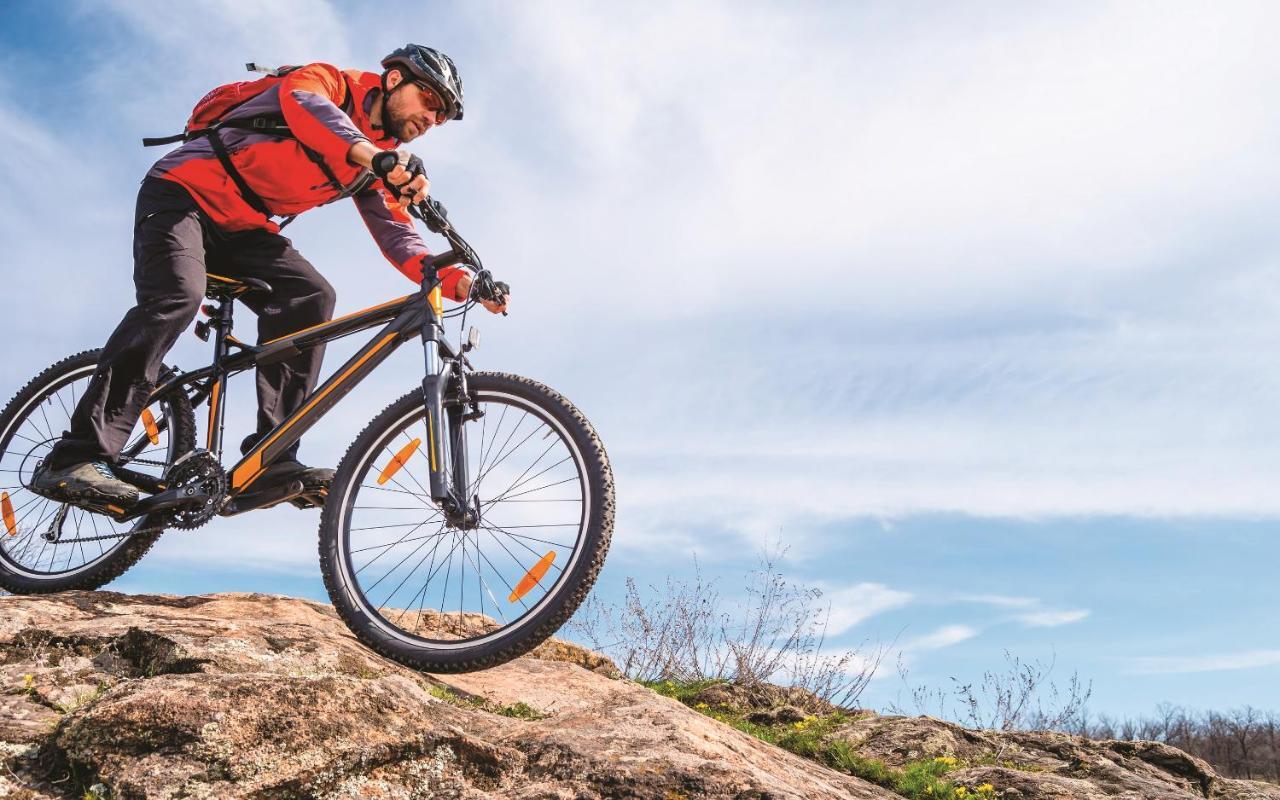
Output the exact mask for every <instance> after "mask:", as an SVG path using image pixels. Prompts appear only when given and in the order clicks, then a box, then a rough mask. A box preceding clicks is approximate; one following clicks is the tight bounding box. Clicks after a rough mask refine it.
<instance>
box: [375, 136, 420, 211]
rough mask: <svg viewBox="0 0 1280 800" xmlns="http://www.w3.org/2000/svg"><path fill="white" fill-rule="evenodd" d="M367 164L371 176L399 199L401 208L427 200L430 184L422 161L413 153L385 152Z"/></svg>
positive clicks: (404, 151) (406, 151) (405, 151)
mask: <svg viewBox="0 0 1280 800" xmlns="http://www.w3.org/2000/svg"><path fill="white" fill-rule="evenodd" d="M369 162H370V163H369V168H370V169H372V170H373V174H374V175H377V176H378V177H379V178H381V179H382V183H383V184H384V185H385V186H386V187H387V188H388V189H389V190H391V193H392V194H393V195H395V196H396V197H398V198H399V200H400V207H401V208H404V207H405V206H408V205H409V204H410V203H413V204H415V205H416V204H418V203H421V202H422V201H423V200H426V199H427V195H428V194H429V193H430V189H431V182H430V181H429V180H427V171H426V169H425V168H424V167H423V166H422V159H420V158H418V157H417V156H415V155H414V154H413V153H410V152H409V151H408V150H386V151H384V152H381V153H378V154H377V155H375V156H374V157H373V158H371V159H370V160H369Z"/></svg>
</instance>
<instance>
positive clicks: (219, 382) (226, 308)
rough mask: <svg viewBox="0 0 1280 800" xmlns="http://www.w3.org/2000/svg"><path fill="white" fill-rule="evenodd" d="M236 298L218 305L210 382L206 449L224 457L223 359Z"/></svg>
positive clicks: (225, 375)
mask: <svg viewBox="0 0 1280 800" xmlns="http://www.w3.org/2000/svg"><path fill="white" fill-rule="evenodd" d="M234 306H235V301H234V300H230V299H227V300H223V301H222V302H221V303H219V305H218V311H217V314H218V319H217V323H218V324H217V333H216V334H215V336H214V343H213V367H214V369H213V377H212V378H210V383H209V430H208V434H207V438H206V440H205V449H206V450H208V451H209V452H210V453H213V454H214V455H215V456H217V458H218V459H219V460H221V459H222V434H223V424H224V420H225V419H226V416H227V413H226V405H227V404H226V403H225V402H224V400H225V398H224V394H225V392H226V388H227V373H226V370H225V369H223V367H222V361H223V359H224V358H226V356H227V339H228V337H230V336H231V325H232V310H233V308H234Z"/></svg>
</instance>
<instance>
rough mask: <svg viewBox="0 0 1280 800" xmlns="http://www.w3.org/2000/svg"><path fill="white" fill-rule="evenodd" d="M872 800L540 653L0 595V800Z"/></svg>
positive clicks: (1073, 764) (1227, 799)
mask: <svg viewBox="0 0 1280 800" xmlns="http://www.w3.org/2000/svg"><path fill="white" fill-rule="evenodd" d="M693 700H694V703H693V704H694V705H701V706H702V707H704V708H705V707H708V706H717V707H720V708H732V709H734V710H735V711H736V712H737V713H739V714H740V715H741V716H742V717H743V718H746V719H751V720H753V721H755V722H757V723H758V724H765V725H777V726H790V725H801V726H803V725H804V724H806V722H804V721H802V720H808V719H812V717H809V716H807V715H812V714H818V715H823V714H827V713H830V711H831V709H830V707H825V706H824V705H823V704H821V703H818V702H815V701H814V699H813V698H812V697H811V696H810V697H806V696H804V693H803V692H798V691H796V690H791V689H782V688H779V687H756V688H754V689H750V690H748V689H744V688H742V687H733V686H724V685H713V686H709V687H707V688H706V689H704V690H703V692H702V693H701V694H699V695H697V696H696V697H695V698H694V699H693ZM829 738H832V739H839V740H842V741H843V742H844V743H847V744H848V745H849V747H850V749H852V751H854V752H855V753H856V754H857V755H858V756H860V757H861V758H863V759H874V760H877V761H881V762H883V763H885V764H887V765H890V766H892V767H903V766H905V765H907V764H911V763H914V762H919V761H922V760H929V759H936V758H940V757H950V758H954V759H956V768H955V769H953V770H951V771H949V772H947V774H946V778H947V779H948V780H950V781H953V782H954V783H955V784H956V785H958V786H962V787H969V788H968V791H970V792H971V793H972V791H973V790H975V789H976V788H977V787H980V786H982V785H984V784H990V785H991V787H993V789H992V790H987V791H986V793H985V794H982V795H979V796H982V797H999V798H1004V800H1039V799H1041V798H1044V799H1045V800H1048V799H1049V798H1054V799H1055V800H1057V799H1061V800H1102V799H1103V798H1116V799H1119V798H1124V799H1125V800H1183V799H1184V798H1210V799H1212V800H1218V799H1219V798H1221V800H1280V787H1277V786H1272V785H1269V784H1262V783H1255V782H1251V781H1239V780H1228V779H1225V778H1222V777H1220V776H1219V775H1217V774H1216V773H1215V772H1214V771H1213V769H1212V768H1211V767H1210V766H1209V765H1208V764H1206V763H1205V762H1203V761H1201V760H1199V759H1196V758H1193V757H1191V756H1189V755H1187V754H1186V753H1183V752H1181V751H1179V750H1176V749H1174V748H1171V747H1168V746H1165V745H1161V744H1157V743H1153V742H1120V741H1102V742H1091V741H1086V740H1083V739H1080V738H1078V737H1073V736H1066V735H1063V734H1056V733H996V732H991V731H973V730H968V729H966V728H963V727H960V726H958V725H954V724H952V723H949V722H943V721H940V720H935V719H931V718H929V717H886V716H876V715H859V716H856V717H851V718H849V721H848V722H845V723H841V724H839V726H838V727H836V728H835V729H834V730H833V731H832V732H831V733H830V734H829ZM91 789H94V790H95V792H96V796H100V797H110V798H113V799H114V800H126V799H128V798H147V800H151V799H153V798H164V799H165V800H178V798H189V799H191V800H194V799H195V798H219V799H220V800H221V798H254V800H271V799H273V798H317V800H345V799H347V798H361V800H364V799H365V798H369V799H373V798H384V799H385V800H400V799H404V800H408V799H410V798H436V797H440V798H521V799H523V800H533V799H534V798H564V799H565V800H567V799H568V798H574V799H575V800H579V799H580V800H591V799H592V798H661V799H662V800H681V799H683V800H692V799H693V798H735V799H737V800H791V799H793V798H794V799H795V800H799V799H800V798H806V799H807V798H892V797H897V796H898V795H896V794H893V793H892V792H890V791H888V790H886V789H883V788H881V787H878V786H875V785H872V784H870V783H867V782H864V781H862V780H859V779H857V778H854V777H851V776H849V775H845V774H842V773H840V772H837V771H835V770H832V769H829V768H827V767H825V766H822V765H820V764H818V763H815V762H813V761H809V760H806V759H803V758H801V757H799V756H796V755H794V754H792V753H789V752H787V751H785V750H782V749H780V748H778V747H775V746H773V745H769V744H766V743H764V742H762V741H760V740H758V739H755V738H753V737H750V736H747V735H746V734H743V733H740V732H738V731H736V730H734V729H732V728H730V727H728V726H726V725H723V724H721V723H720V722H717V721H715V720H713V719H711V718H709V717H707V716H704V715H702V714H699V713H697V712H696V711H695V710H693V709H692V708H689V707H686V706H685V705H682V704H681V703H679V702H676V701H675V700H670V699H667V698H665V697H662V696H660V695H658V694H656V693H654V692H652V691H650V690H649V689H646V688H644V687H642V686H639V685H637V684H635V683H632V682H630V681H627V680H623V679H620V678H619V677H618V675H617V670H616V669H615V668H614V666H613V664H612V663H611V662H610V661H609V660H608V659H606V658H603V657H601V656H599V655H596V654H593V653H591V652H589V651H587V650H584V649H583V648H581V647H578V646H577V645H573V644H571V643H568V642H562V641H558V640H552V641H550V642H547V643H546V644H544V645H543V646H541V647H539V648H538V649H537V650H535V651H534V652H533V653H532V654H531V655H530V656H527V657H525V658H521V659H517V660H516V661H513V662H511V663H509V664H505V665H503V666H501V667H497V668H495V669H491V670H487V671H485V672H478V673H470V674H465V675H446V676H433V675H423V674H420V673H417V672H413V671H412V670H408V669H405V668H403V667H401V666H399V665H397V664H394V663H392V662H390V661H387V660H386V659H383V658H381V657H380V656H377V655H375V654H374V653H372V652H370V651H368V650H367V649H365V648H364V647H363V646H361V645H360V644H359V642H357V641H356V640H355V639H354V638H353V637H352V636H351V634H350V633H349V632H348V631H347V629H346V628H345V627H344V626H343V625H342V623H341V622H340V621H339V620H338V618H337V617H336V616H335V615H334V613H333V611H332V609H331V608H329V607H328V606H327V605H323V604H319V603H311V602H307V601H302V600H293V599H289V598H282V597H273V596H266V595H243V594H224V595H210V596H205V597H168V596H129V595H121V594H113V593H109V592H70V593H66V594H62V595H56V596H52V597H5V598H0V798H4V799H5V800H54V799H55V798H58V799H59V800H62V799H64V798H75V800H82V798H84V797H85V796H86V794H87V793H88V794H89V796H95V794H94V792H90V790H91Z"/></svg>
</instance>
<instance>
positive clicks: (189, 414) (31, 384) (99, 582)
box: [0, 348, 196, 595]
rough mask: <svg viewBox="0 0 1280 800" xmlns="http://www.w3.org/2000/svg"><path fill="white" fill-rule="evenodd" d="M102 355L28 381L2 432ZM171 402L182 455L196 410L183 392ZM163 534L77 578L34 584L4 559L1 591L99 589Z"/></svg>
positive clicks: (192, 440)
mask: <svg viewBox="0 0 1280 800" xmlns="http://www.w3.org/2000/svg"><path fill="white" fill-rule="evenodd" d="M101 354H102V350H101V348H98V349H94V350H84V351H82V352H79V353H76V354H75V355H72V356H67V357H66V358H64V359H62V360H61V361H58V362H56V363H54V364H53V365H52V366H50V367H48V368H46V369H45V370H44V371H42V372H41V373H40V374H38V375H36V376H35V377H34V378H32V379H31V380H30V381H27V384H26V385H25V386H23V387H22V388H21V389H19V390H18V393H17V394H15V395H14V396H13V398H12V399H11V400H10V401H9V403H8V404H7V405H6V406H5V407H4V410H3V411H0V431H3V430H4V429H5V428H7V427H8V425H9V422H10V421H11V420H12V418H13V417H14V415H16V414H17V413H18V409H20V408H21V407H22V406H23V405H24V404H25V403H26V402H27V401H28V400H30V399H31V398H33V397H34V396H35V395H36V394H38V393H39V391H40V390H41V389H42V388H44V387H45V386H48V385H49V384H50V383H53V382H54V381H55V380H57V379H58V377H60V376H61V375H63V374H65V373H67V372H70V371H72V370H77V369H81V368H83V367H85V366H86V365H89V364H92V365H97V363H98V358H99V356H100V355H101ZM168 399H169V400H170V408H171V409H173V412H174V418H175V420H176V421H177V430H176V431H174V432H173V436H174V437H175V441H176V442H177V444H178V447H177V452H178V454H179V455H181V454H182V453H186V452H189V451H191V450H193V449H194V448H195V446H196V416H195V411H194V410H193V409H192V407H191V401H190V399H189V398H188V397H187V396H186V394H184V393H183V392H181V391H178V392H174V393H173V395H172V397H170V398H168ZM148 519H149V517H144V518H143V520H142V521H141V522H140V524H141V525H142V526H143V527H146V520H148ZM163 533H164V531H154V532H151V533H143V534H139V535H137V536H130V537H129V538H128V539H127V540H126V541H125V543H124V545H122V546H121V547H120V548H119V549H118V550H116V551H115V552H113V553H112V554H111V555H110V556H108V557H107V558H106V559H104V560H103V561H102V563H101V564H99V565H98V566H97V567H95V568H94V569H91V570H89V571H87V572H85V573H84V574H82V575H75V576H72V577H70V578H62V579H59V578H49V579H40V580H35V581H33V580H31V579H30V578H26V577H24V576H22V575H16V574H13V573H12V572H10V571H9V569H8V568H7V567H6V566H5V564H4V562H3V560H0V588H3V589H5V590H6V591H9V592H12V593H13V594H19V595H34V594H56V593H58V592H67V591H73V590H80V589H83V590H90V591H91V590H94V589H98V588H100V587H102V586H105V585H107V584H108V583H110V582H111V581H113V580H115V579H116V578H118V577H120V576H121V575H123V574H124V573H125V571H126V570H128V569H129V568H130V567H132V566H133V565H134V564H136V563H138V560H139V559H141V558H142V557H143V556H145V555H146V554H147V552H148V551H149V550H151V548H152V547H153V546H154V545H155V543H156V541H158V540H159V539H160V536H161V535H162V534H163Z"/></svg>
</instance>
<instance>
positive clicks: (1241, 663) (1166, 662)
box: [1126, 650, 1280, 675]
mask: <svg viewBox="0 0 1280 800" xmlns="http://www.w3.org/2000/svg"><path fill="white" fill-rule="evenodd" d="M1275 666H1280V650H1249V651H1245V652H1240V653H1219V654H1215V655H1203V656H1149V657H1142V658H1133V659H1129V662H1128V667H1127V669H1126V671H1127V672H1130V673H1134V674H1138V675H1161V674H1179V673H1188V672H1221V671H1225V670H1240V669H1258V668H1260V667H1275Z"/></svg>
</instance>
